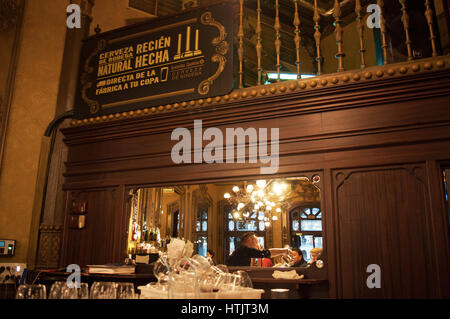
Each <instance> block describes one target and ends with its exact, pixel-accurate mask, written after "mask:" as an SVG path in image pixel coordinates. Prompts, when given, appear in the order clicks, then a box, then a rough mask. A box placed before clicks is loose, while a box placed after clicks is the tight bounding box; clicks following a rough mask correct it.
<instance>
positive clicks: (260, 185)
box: [256, 179, 266, 188]
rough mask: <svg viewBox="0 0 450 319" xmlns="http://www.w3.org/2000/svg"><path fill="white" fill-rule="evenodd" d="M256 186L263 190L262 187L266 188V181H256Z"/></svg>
mask: <svg viewBox="0 0 450 319" xmlns="http://www.w3.org/2000/svg"><path fill="white" fill-rule="evenodd" d="M256 186H258V187H259V188H264V187H266V181H265V180H263V179H260V180H257V181H256Z"/></svg>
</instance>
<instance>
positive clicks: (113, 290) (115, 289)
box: [16, 281, 138, 299]
mask: <svg viewBox="0 0 450 319" xmlns="http://www.w3.org/2000/svg"><path fill="white" fill-rule="evenodd" d="M137 298H138V295H137V294H136V293H135V290H134V284H133V283H130V282H106V281H105V282H94V283H93V284H92V286H91V289H90V291H89V287H88V285H87V284H86V283H80V284H79V287H69V286H68V285H67V283H66V282H65V281H57V282H55V283H53V284H52V286H51V288H50V292H49V295H48V299H137ZM16 299H47V292H46V287H45V286H44V285H41V284H38V285H28V284H25V285H21V286H19V288H18V289H17V294H16Z"/></svg>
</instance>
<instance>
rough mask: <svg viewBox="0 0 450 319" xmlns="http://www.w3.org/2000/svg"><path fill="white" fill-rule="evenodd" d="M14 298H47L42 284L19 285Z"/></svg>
mask: <svg viewBox="0 0 450 319" xmlns="http://www.w3.org/2000/svg"><path fill="white" fill-rule="evenodd" d="M16 299H47V292H46V288H45V286H44V285H20V286H19V288H18V289H17V294H16Z"/></svg>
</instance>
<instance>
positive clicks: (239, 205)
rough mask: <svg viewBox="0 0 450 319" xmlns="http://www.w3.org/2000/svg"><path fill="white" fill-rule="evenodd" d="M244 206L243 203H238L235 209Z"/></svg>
mask: <svg viewBox="0 0 450 319" xmlns="http://www.w3.org/2000/svg"><path fill="white" fill-rule="evenodd" d="M244 206H245V205H244V204H243V203H239V204H238V206H237V209H238V210H241V209H242V208H243V207H244Z"/></svg>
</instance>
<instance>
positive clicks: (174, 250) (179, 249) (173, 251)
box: [167, 238, 185, 262]
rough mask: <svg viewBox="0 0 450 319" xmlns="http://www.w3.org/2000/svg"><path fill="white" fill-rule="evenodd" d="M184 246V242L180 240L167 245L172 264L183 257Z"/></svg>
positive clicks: (172, 240) (173, 240)
mask: <svg viewBox="0 0 450 319" xmlns="http://www.w3.org/2000/svg"><path fill="white" fill-rule="evenodd" d="M184 246H185V243H184V240H181V239H178V238H171V239H170V243H169V244H168V245H167V256H168V257H169V260H170V262H173V261H175V260H178V259H180V258H181V257H183V250H184Z"/></svg>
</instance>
